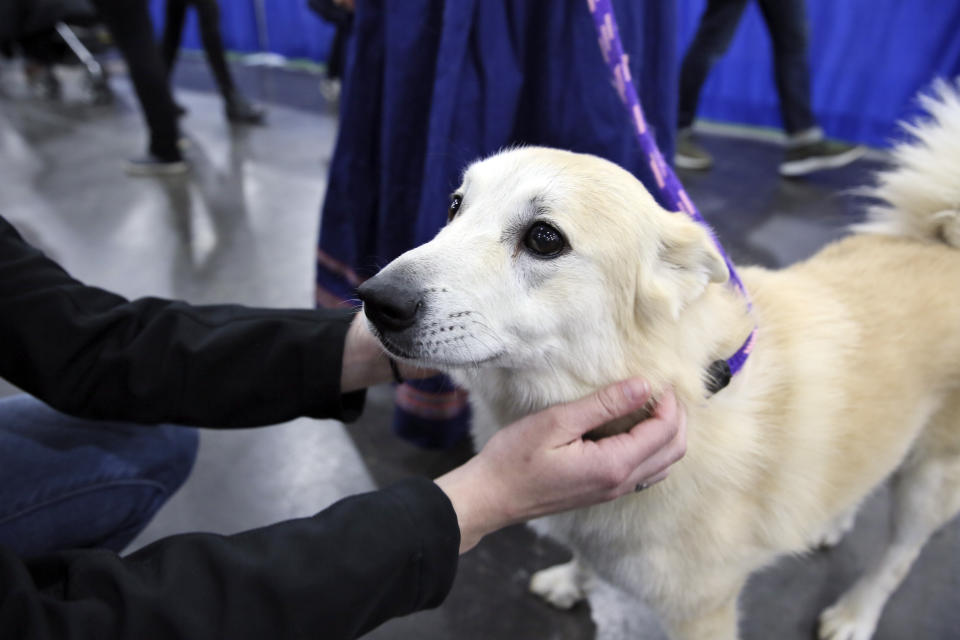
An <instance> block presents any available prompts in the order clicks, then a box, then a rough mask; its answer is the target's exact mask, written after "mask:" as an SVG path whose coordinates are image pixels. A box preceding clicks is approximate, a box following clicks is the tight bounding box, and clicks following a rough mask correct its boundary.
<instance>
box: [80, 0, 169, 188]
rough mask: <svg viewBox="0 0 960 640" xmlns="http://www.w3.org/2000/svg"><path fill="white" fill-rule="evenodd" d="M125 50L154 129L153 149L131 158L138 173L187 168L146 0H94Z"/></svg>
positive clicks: (131, 168)
mask: <svg viewBox="0 0 960 640" xmlns="http://www.w3.org/2000/svg"><path fill="white" fill-rule="evenodd" d="M91 4H92V5H93V6H94V8H95V9H96V10H97V15H98V16H99V17H100V19H101V20H102V21H103V23H104V24H105V25H106V27H107V30H109V31H110V36H111V37H112V38H113V41H114V43H115V44H116V45H117V48H118V49H119V50H120V54H121V55H122V56H123V59H124V61H125V62H126V64H127V69H128V70H129V73H130V80H131V82H132V83H133V88H134V91H136V94H137V99H138V100H139V102H140V109H141V111H142V112H143V116H144V119H145V120H146V121H147V127H148V129H149V130H150V142H149V146H148V147H147V153H146V154H145V155H143V156H141V157H138V158H133V159H131V160H128V161H127V167H126V170H127V173H129V174H130V175H135V176H158V175H175V174H182V173H185V172H186V171H187V164H186V162H184V159H183V154H182V153H181V152H180V147H179V145H178V141H179V139H180V128H179V126H178V125H177V111H176V106H175V105H174V102H173V95H172V94H171V93H170V84H169V82H168V81H167V74H166V72H165V70H164V66H163V60H162V59H161V57H160V50H159V49H158V48H157V46H156V43H155V42H154V39H153V23H152V22H151V20H150V14H149V12H148V11H147V2H146V0H91Z"/></svg>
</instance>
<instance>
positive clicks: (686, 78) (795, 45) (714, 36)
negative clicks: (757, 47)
mask: <svg viewBox="0 0 960 640" xmlns="http://www.w3.org/2000/svg"><path fill="white" fill-rule="evenodd" d="M747 2H749V0H707V7H706V9H705V10H704V12H703V16H702V17H701V18H700V25H699V26H698V27H697V33H696V35H695V36H694V38H693V42H692V43H691V44H690V48H689V49H687V53H686V55H685V56H684V58H683V65H682V66H681V68H680V99H679V108H678V115H677V126H678V127H679V128H681V129H684V128H687V127H690V126H691V125H692V124H693V120H694V118H695V117H696V114H697V103H698V102H699V100H700V90H701V89H702V88H703V83H704V82H705V81H706V79H707V74H709V73H710V69H711V68H713V65H714V64H715V63H716V62H717V60H718V59H719V58H720V56H722V55H723V54H724V53H725V52H726V51H727V48H728V47H729V46H730V41H731V40H733V35H734V33H736V30H737V25H738V24H739V23H740V18H741V16H742V15H743V11H744V9H745V8H746V6H747ZM757 2H758V4H759V5H760V11H761V12H762V13H763V19H764V22H766V24H767V29H768V31H769V32H770V39H771V42H772V44H773V61H774V73H775V78H776V83H777V93H778V95H779V97H780V114H781V116H782V118H783V127H784V129H785V130H786V132H787V133H788V134H794V133H799V132H802V131H806V130H808V129H811V128H813V127H816V126H817V123H816V120H815V119H814V117H813V111H812V109H811V107H810V66H809V64H808V62H807V46H808V28H807V12H806V6H805V4H804V0H757Z"/></svg>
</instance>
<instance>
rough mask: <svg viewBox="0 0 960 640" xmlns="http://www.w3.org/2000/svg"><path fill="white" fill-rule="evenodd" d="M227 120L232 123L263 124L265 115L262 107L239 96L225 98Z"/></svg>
mask: <svg viewBox="0 0 960 640" xmlns="http://www.w3.org/2000/svg"><path fill="white" fill-rule="evenodd" d="M226 112H227V120H229V121H230V122H232V123H234V124H263V120H264V118H265V117H266V115H267V112H266V110H265V109H264V108H263V107H259V106H257V105H255V104H251V103H250V102H247V101H246V100H245V99H244V98H242V97H240V96H234V97H231V98H228V99H227V104H226Z"/></svg>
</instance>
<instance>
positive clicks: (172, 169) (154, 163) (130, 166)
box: [126, 153, 187, 176]
mask: <svg viewBox="0 0 960 640" xmlns="http://www.w3.org/2000/svg"><path fill="white" fill-rule="evenodd" d="M126 172H127V175H131V176H179V175H183V174H184V173H186V172H187V163H186V162H184V161H183V158H179V159H176V160H164V159H163V158H158V157H157V156H155V155H153V154H152V153H149V154H147V155H145V156H142V157H139V158H131V159H130V160H127V166H126Z"/></svg>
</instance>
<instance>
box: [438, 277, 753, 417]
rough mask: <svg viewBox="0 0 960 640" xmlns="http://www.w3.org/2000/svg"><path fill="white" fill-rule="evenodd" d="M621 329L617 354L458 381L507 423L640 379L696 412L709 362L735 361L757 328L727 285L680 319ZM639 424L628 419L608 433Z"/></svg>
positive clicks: (714, 288)
mask: <svg viewBox="0 0 960 640" xmlns="http://www.w3.org/2000/svg"><path fill="white" fill-rule="evenodd" d="M619 323H620V324H621V325H622V326H619V327H618V328H617V334H618V335H617V338H616V339H617V341H618V343H619V344H618V345H617V348H616V349H609V350H604V353H596V354H593V356H592V359H591V356H590V355H587V356H584V354H582V353H580V354H573V353H571V354H555V355H554V356H553V357H551V358H549V360H547V359H543V360H540V361H537V362H534V363H531V364H530V365H529V366H527V367H524V368H516V367H513V368H501V367H495V366H488V367H481V368H479V369H471V370H464V371H460V372H456V373H455V374H454V378H455V380H457V382H458V383H459V384H461V385H462V386H464V387H465V388H467V389H469V390H470V391H471V393H473V394H475V395H477V396H479V397H480V398H481V399H482V400H483V402H484V404H486V405H487V406H488V407H489V408H490V410H491V412H492V413H493V417H494V418H495V419H496V420H497V422H498V423H499V424H500V425H506V424H509V423H511V422H514V421H515V420H517V419H519V418H521V417H523V416H526V415H528V414H530V413H533V412H536V411H539V410H541V409H544V408H546V407H548V406H551V405H554V404H557V403H560V402H569V401H571V400H574V399H576V398H580V397H583V396H585V395H587V394H589V393H591V392H593V391H595V390H597V389H599V388H600V387H603V386H605V385H607V384H612V383H614V382H616V381H618V380H623V379H625V378H628V377H633V376H637V377H642V378H644V379H646V380H647V381H648V382H649V383H650V385H651V388H652V389H653V392H654V397H657V396H658V395H659V394H660V392H662V391H663V390H664V389H666V388H672V389H674V390H675V391H676V394H677V397H678V399H679V400H680V401H681V402H682V403H683V404H685V405H687V406H690V404H691V403H703V402H705V401H706V400H707V398H708V397H709V395H710V393H709V391H708V390H707V386H706V383H707V369H708V368H709V366H710V364H711V363H712V362H714V361H715V360H717V359H725V358H728V357H730V356H731V355H732V354H733V353H734V352H735V351H736V350H737V349H738V348H739V347H740V346H741V345H742V344H743V342H744V340H745V339H746V337H747V336H748V335H749V334H750V332H751V330H752V329H753V327H754V319H753V317H752V314H751V313H750V312H749V311H748V310H747V308H746V302H745V301H744V299H743V297H742V296H741V295H740V294H739V293H738V292H737V291H734V290H733V289H732V288H730V287H728V286H726V285H711V286H709V287H708V288H707V290H706V291H705V292H704V294H703V295H702V296H701V297H700V298H698V299H697V300H695V301H693V302H692V303H690V305H688V307H687V308H685V309H683V310H682V311H681V312H680V315H679V317H678V318H677V319H676V320H673V319H672V318H671V319H669V320H666V319H660V320H651V319H649V318H646V319H644V318H639V317H635V318H632V319H624V320H621V321H620V322H619ZM584 358H586V359H587V360H588V361H585V359H584ZM747 366H749V361H748V364H747ZM730 392H731V391H730V390H727V389H724V390H721V391H720V392H719V393H721V394H723V393H730ZM632 424H634V422H631V421H629V420H627V421H623V422H622V424H616V425H610V426H609V427H608V428H605V429H604V432H605V433H613V432H616V431H622V430H623V429H625V428H629V426H632Z"/></svg>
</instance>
